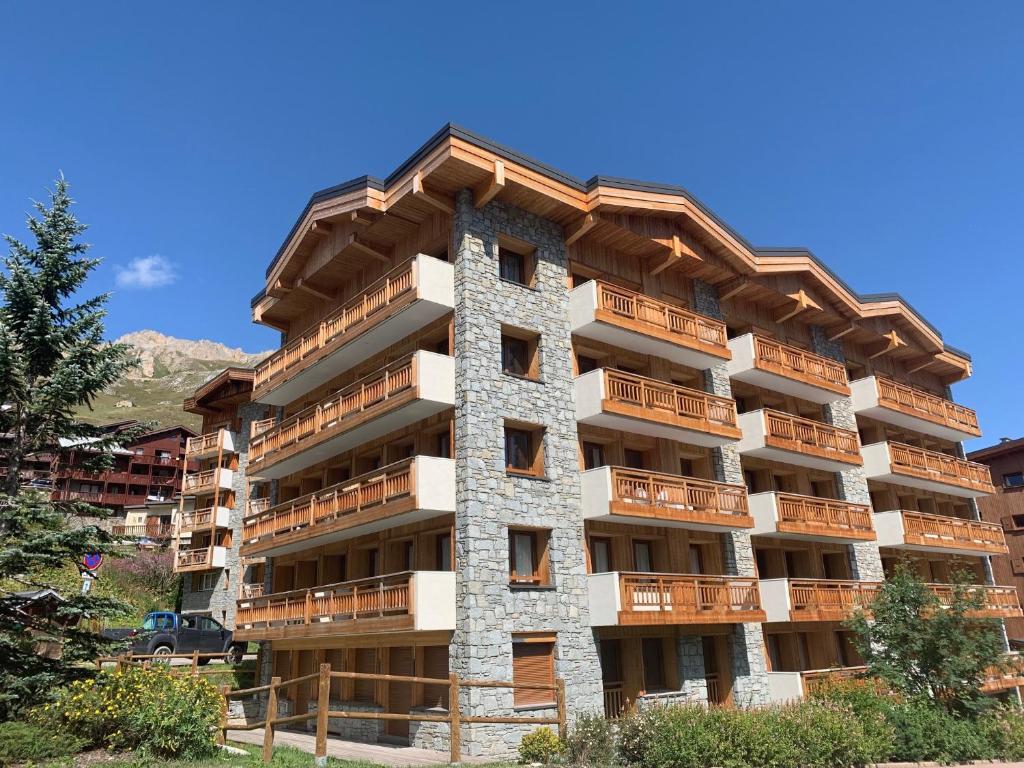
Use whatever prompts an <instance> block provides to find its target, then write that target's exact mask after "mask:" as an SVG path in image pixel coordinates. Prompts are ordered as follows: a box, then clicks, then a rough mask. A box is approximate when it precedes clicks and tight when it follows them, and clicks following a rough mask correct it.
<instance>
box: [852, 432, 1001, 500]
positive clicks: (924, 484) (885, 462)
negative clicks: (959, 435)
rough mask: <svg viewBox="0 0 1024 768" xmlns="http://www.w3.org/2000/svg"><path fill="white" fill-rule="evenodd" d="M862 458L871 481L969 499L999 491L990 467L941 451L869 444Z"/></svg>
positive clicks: (897, 445)
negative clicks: (994, 483) (994, 485)
mask: <svg viewBox="0 0 1024 768" xmlns="http://www.w3.org/2000/svg"><path fill="white" fill-rule="evenodd" d="M861 455H862V456H863V457H864V474H865V476H866V477H867V478H868V479H869V480H878V481H881V482H886V483H893V484H895V485H905V486H909V487H910V488H923V489H924V490H926V491H936V492H938V493H948V494H950V495H951V496H963V497H965V498H976V497H978V496H985V495H987V494H990V493H993V492H994V491H995V489H994V488H993V486H992V476H991V474H990V473H989V469H988V467H987V466H985V465H984V464H976V463H975V462H973V461H967V460H965V459H959V458H957V457H956V456H949V455H948V454H945V453H939V452H938V451H928V450H925V449H924V448H916V447H915V446H912V445H906V444H904V443H894V442H891V441H890V442H882V443H872V444H871V445H865V446H864V447H863V448H861Z"/></svg>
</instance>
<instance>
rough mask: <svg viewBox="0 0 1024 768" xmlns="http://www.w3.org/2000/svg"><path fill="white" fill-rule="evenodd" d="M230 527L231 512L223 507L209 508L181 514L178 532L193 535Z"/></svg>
mask: <svg viewBox="0 0 1024 768" xmlns="http://www.w3.org/2000/svg"><path fill="white" fill-rule="evenodd" d="M230 527H231V510H230V509H229V508H228V507H225V506H216V507H214V506H209V507H204V508H202V509H197V510H195V511H192V512H182V514H181V523H180V525H179V530H180V531H181V532H182V533H193V532H194V531H205V530H210V529H211V528H230Z"/></svg>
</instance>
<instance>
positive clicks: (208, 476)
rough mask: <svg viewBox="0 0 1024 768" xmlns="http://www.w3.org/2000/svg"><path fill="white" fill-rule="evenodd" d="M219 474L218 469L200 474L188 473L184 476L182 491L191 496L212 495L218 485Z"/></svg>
mask: <svg viewBox="0 0 1024 768" xmlns="http://www.w3.org/2000/svg"><path fill="white" fill-rule="evenodd" d="M220 472H221V469H220V468H219V467H214V468H213V469H205V470H203V471H202V472H190V473H189V474H187V475H185V479H184V481H183V482H182V490H183V491H184V492H185V493H191V494H200V493H206V492H210V493H212V492H213V491H214V490H215V489H216V488H217V487H218V486H219V484H220Z"/></svg>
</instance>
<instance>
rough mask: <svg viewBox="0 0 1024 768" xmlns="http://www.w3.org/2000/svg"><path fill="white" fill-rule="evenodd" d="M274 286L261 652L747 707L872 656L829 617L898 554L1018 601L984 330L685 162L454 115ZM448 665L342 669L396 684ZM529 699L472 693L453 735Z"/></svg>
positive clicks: (332, 202)
mask: <svg viewBox="0 0 1024 768" xmlns="http://www.w3.org/2000/svg"><path fill="white" fill-rule="evenodd" d="M253 318H254V320H255V321H256V322H259V323H262V324H265V325H268V326H270V327H272V328H275V329H278V330H279V331H280V332H281V333H282V339H283V344H282V347H281V349H280V350H278V351H277V352H276V353H275V354H273V355H271V356H270V357H269V358H268V359H267V360H265V361H264V362H263V363H261V364H260V365H259V366H258V367H257V369H256V371H255V374H254V378H253V388H252V400H253V401H254V402H255V403H260V404H263V405H265V406H268V407H269V409H270V412H269V415H268V417H267V418H266V419H263V420H260V421H256V422H253V423H252V424H251V427H250V429H249V436H248V441H247V450H248V455H247V458H246V461H247V464H246V469H245V472H246V479H247V483H248V486H249V498H248V503H247V512H246V516H245V518H244V520H243V521H242V524H241V534H240V539H241V546H240V556H241V557H254V558H256V557H258V558H264V566H263V568H262V569H261V570H259V571H256V570H254V571H252V575H253V576H254V577H255V576H262V581H261V582H260V583H259V584H258V585H257V584H253V586H252V587H251V590H252V591H251V592H247V593H246V594H244V595H243V596H242V598H241V599H240V600H239V602H238V609H237V615H236V620H235V628H236V633H237V636H238V637H239V638H240V639H248V640H254V641H261V642H262V643H263V645H262V648H263V651H262V654H261V664H262V674H263V677H264V678H269V676H270V675H278V676H281V677H282V678H283V679H288V678H293V677H299V676H302V675H305V674H308V673H310V672H312V671H314V670H315V669H316V666H317V665H318V664H319V663H323V662H329V663H331V664H332V666H333V667H334V668H336V669H345V670H349V671H357V672H383V673H390V674H394V675H406V674H414V673H415V674H418V675H424V676H427V677H444V676H446V675H447V674H448V672H449V671H454V672H457V673H458V674H460V675H461V676H463V677H466V678H473V679H489V680H506V681H507V680H512V681H515V682H517V683H520V684H529V683H531V682H532V683H535V684H546V683H550V682H553V681H554V679H555V678H561V679H563V680H564V681H565V686H566V692H567V700H568V701H569V702H571V714H572V713H578V712H599V711H604V712H606V713H607V714H608V715H609V716H616V715H617V714H618V713H619V712H621V711H622V709H623V708H625V707H629V706H647V705H649V704H650V703H652V702H664V701H672V700H687V701H698V702H710V703H732V704H737V705H759V704H763V703H766V702H769V701H772V700H780V699H789V698H795V697H799V696H801V695H803V694H804V693H806V691H807V689H808V687H809V686H811V685H813V683H814V681H815V680H816V679H818V678H819V677H820V676H822V675H824V674H843V673H844V671H845V672H846V673H849V672H850V671H852V670H854V669H856V667H857V665H858V662H859V659H857V657H856V652H855V650H854V649H853V646H852V644H851V642H850V638H849V637H848V636H847V634H846V633H845V632H844V630H843V629H842V621H843V620H844V619H845V618H846V617H847V616H848V615H850V612H851V611H852V610H854V608H855V607H856V606H857V605H858V604H859V603H860V602H862V601H863V600H865V599H866V598H868V597H869V596H870V595H871V594H872V592H873V590H875V589H877V587H878V584H879V583H880V582H881V581H882V580H883V579H884V578H885V575H886V573H887V572H888V571H890V570H891V569H892V568H894V567H895V566H896V564H897V563H898V562H900V561H901V560H904V559H906V560H909V561H911V562H913V563H914V565H915V567H917V568H918V569H919V570H920V571H921V572H922V573H923V574H925V575H926V577H927V578H928V579H929V580H930V581H932V582H934V584H935V586H934V589H935V590H936V591H937V592H938V593H939V594H940V595H944V594H948V593H949V588H948V586H946V585H948V582H949V580H950V578H951V574H952V572H953V570H954V569H959V568H966V569H968V570H970V571H972V572H973V573H974V575H975V577H976V578H975V579H974V580H975V582H976V583H977V585H978V590H979V591H981V592H982V593H984V595H985V598H986V606H987V607H986V611H985V613H986V615H991V616H1000V617H1010V616H1020V614H1021V611H1020V605H1019V603H1018V600H1017V595H1016V590H1015V589H1014V588H1013V587H1008V586H1003V585H997V584H994V583H993V582H992V580H991V571H990V568H989V566H988V557H989V556H990V555H991V554H994V553H999V552H1005V543H1004V541H1003V537H1002V531H1001V529H1000V528H999V526H994V525H992V524H988V523H984V522H982V521H979V520H978V513H977V509H976V506H975V503H974V499H975V498H977V497H980V496H983V495H985V494H988V493H991V491H992V486H991V483H990V481H989V479H988V472H987V470H986V469H985V468H984V467H982V466H980V465H977V464H974V463H971V462H969V461H966V460H965V459H964V456H963V451H962V448H961V447H960V441H962V440H964V439H966V438H969V437H976V436H977V435H978V434H980V432H979V430H978V426H977V419H976V417H975V414H974V412H973V411H971V410H970V409H969V408H967V407H965V406H962V405H959V404H957V403H955V401H954V400H953V396H952V393H951V390H950V385H951V384H953V383H955V382H957V381H960V380H962V379H964V378H965V377H967V376H968V375H970V372H971V365H970V359H969V357H968V356H967V355H966V354H965V353H963V352H961V351H959V350H957V349H955V348H952V347H950V346H948V345H946V344H945V343H944V342H943V340H942V337H941V335H940V334H939V332H938V331H937V330H936V329H935V328H934V327H932V326H931V325H930V324H929V323H928V322H927V321H926V320H925V319H924V318H922V317H921V316H920V315H919V314H918V313H917V312H916V311H914V310H913V308H912V307H911V306H910V305H909V304H907V303H906V301H904V300H903V299H902V298H900V297H899V296H897V295H895V294H886V295H879V296H862V295H859V294H857V293H856V292H854V291H853V290H852V289H851V288H850V287H849V286H847V285H846V284H845V283H843V282H842V281H841V280H840V279H839V278H838V277H837V276H836V275H834V274H833V273H832V272H831V271H829V270H828V269H827V268H826V267H825V266H824V265H823V264H821V263H820V262H819V261H818V260H817V259H816V258H815V257H814V256H813V254H811V253H810V252H808V251H803V250H789V249H787V250H773V249H757V248H754V247H752V246H750V245H749V244H748V243H747V242H746V241H744V240H743V239H742V238H741V237H740V236H739V235H738V234H736V233H735V232H734V231H733V230H731V229H730V228H729V227H728V226H727V225H726V224H725V223H724V222H722V221H721V220H720V219H718V218H716V217H715V216H714V215H713V214H712V213H710V212H709V211H708V210H707V209H706V208H705V207H703V206H702V205H701V204H700V203H699V202H698V201H697V200H695V199H694V198H693V197H692V196H690V195H689V194H688V193H687V192H686V191H685V190H682V189H681V188H678V187H670V186H660V185H654V184H647V183H640V182H630V181H624V180H621V179H606V178H602V177H595V178H593V179H591V180H589V181H586V182H584V181H580V180H577V179H574V178H572V177H570V176H567V175H566V174H564V173H562V172H560V171H557V170H556V169H553V168H551V167H548V166H545V165H542V164H539V163H537V162H534V161H532V160H530V159H528V158H526V157H524V156H523V155H521V154H520V153H517V152H514V151H512V150H509V149H507V148H504V147H500V146H498V145H496V144H494V143H492V142H490V141H488V140H486V139H483V138H481V137H478V136H475V135H473V134H471V133H468V132H466V131H464V130H462V129H459V128H456V127H453V126H448V127H446V128H445V129H443V130H442V131H441V132H439V133H438V134H436V135H435V136H434V137H433V138H432V139H431V140H430V141H429V142H428V143H427V144H426V145H424V147H422V148H421V149H420V150H419V151H418V152H417V153H416V154H415V155H413V156H412V157H411V158H409V160H407V161H406V162H405V163H404V164H403V165H402V166H400V167H399V168H398V170H396V171H395V172H394V173H393V174H392V175H391V176H389V177H388V178H387V179H383V180H380V179H373V178H369V177H363V178H360V179H356V180H353V181H351V182H347V183H344V184H341V185H338V186H337V187H333V188H331V189H327V190H323V191H321V192H318V193H316V194H315V195H314V196H313V197H312V198H311V200H310V202H309V204H308V205H307V207H306V209H305V210H304V211H303V212H302V214H301V215H300V217H299V219H298V221H297V222H296V224H295V226H294V227H293V229H292V231H291V232H290V233H289V235H288V237H287V239H286V240H285V242H284V244H283V245H282V246H281V249H280V250H279V252H278V254H277V255H276V257H275V258H274V259H273V261H272V263H271V264H270V266H269V268H268V269H267V273H266V287H265V288H264V290H262V291H261V292H260V294H259V295H257V297H256V298H255V299H254V301H253ZM204 431H205V427H204ZM238 498H239V497H238V493H237V491H236V493H235V496H234V499H235V502H236V504H237V501H238ZM227 535H231V534H227ZM243 589H250V588H247V587H243ZM837 669H838V670H839V671H838V672H837V671H836V670H837ZM825 670H827V673H826V672H825ZM293 690H294V689H293ZM446 696H447V693H446V691H445V690H442V689H440V688H439V689H437V690H432V687H431V686H412V687H411V690H410V686H407V685H400V684H363V682H362V681H335V684H334V687H333V688H332V690H331V699H332V700H336V701H339V702H345V706H346V708H353V707H365V708H367V709H370V710H373V711H383V712H409V711H412V710H416V709H420V708H428V709H429V708H432V707H446V706H448V702H447V699H446ZM311 699H315V693H314V692H312V691H308V690H304V689H302V688H299V689H298V691H297V692H294V693H292V694H290V698H289V699H288V700H287V701H285V702H284V703H283V706H284V707H285V708H286V709H290V710H291V711H294V712H305V711H309V708H310V706H311V703H312V704H315V702H311ZM462 706H463V711H464V713H467V714H479V715H482V714H487V715H492V716H494V715H502V714H508V715H512V714H514V713H521V712H540V713H544V712H548V713H550V712H552V709H551V708H552V706H553V701H552V696H551V694H550V692H548V691H545V690H528V689H517V690H516V691H515V692H512V691H505V690H503V689H497V688H483V689H474V690H473V691H472V693H471V694H466V698H465V699H464V701H463V702H462ZM332 708H333V707H332ZM331 729H332V730H334V731H336V732H338V733H341V734H343V735H346V736H349V737H356V738H367V739H376V738H387V739H395V740H402V741H408V742H410V743H412V744H415V745H419V746H429V747H435V748H443V746H444V741H445V739H446V737H447V734H446V733H445V732H444V728H443V727H440V728H439V727H436V726H435V725H434V724H420V725H417V724H416V723H412V724H408V723H405V722H400V721H376V720H367V721H356V720H353V721H342V722H338V723H335V722H334V721H332V724H331ZM525 730H528V729H527V728H524V727H521V726H514V725H513V726H509V725H472V726H469V727H468V728H465V729H464V731H463V737H462V738H463V744H464V748H465V749H466V751H467V752H468V753H470V754H493V755H498V754H502V753H505V752H509V751H512V750H513V749H514V748H515V746H516V745H517V744H518V740H519V738H520V736H521V734H522V733H523V732H524V731H525Z"/></svg>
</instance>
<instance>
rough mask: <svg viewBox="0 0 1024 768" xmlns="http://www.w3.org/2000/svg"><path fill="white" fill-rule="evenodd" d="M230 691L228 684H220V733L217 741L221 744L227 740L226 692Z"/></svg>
mask: <svg viewBox="0 0 1024 768" xmlns="http://www.w3.org/2000/svg"><path fill="white" fill-rule="evenodd" d="M230 692H231V686H230V685H222V686H220V733H219V734H218V738H217V743H218V744H220V745H221V746H224V744H226V743H227V740H228V694H229V693H230Z"/></svg>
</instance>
